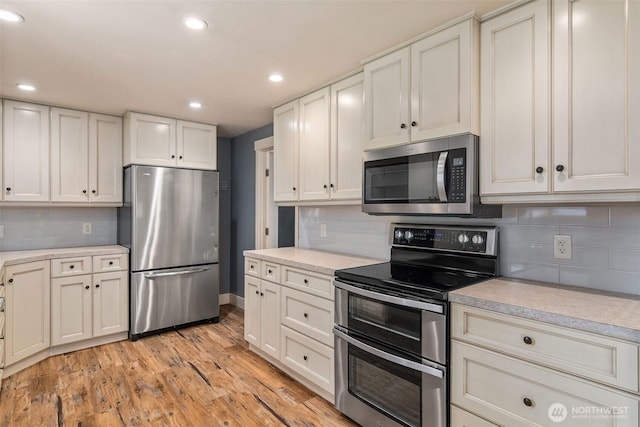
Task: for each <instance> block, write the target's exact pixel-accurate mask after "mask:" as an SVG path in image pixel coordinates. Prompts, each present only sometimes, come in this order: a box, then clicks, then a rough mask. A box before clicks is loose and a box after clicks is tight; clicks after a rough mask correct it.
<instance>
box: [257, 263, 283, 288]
mask: <svg viewBox="0 0 640 427" xmlns="http://www.w3.org/2000/svg"><path fill="white" fill-rule="evenodd" d="M260 264H261V265H262V278H263V279H264V280H268V281H270V282H275V283H280V265H279V264H275V263H273V262H269V261H262V262H261V263H260Z"/></svg>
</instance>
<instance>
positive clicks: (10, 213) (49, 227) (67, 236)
mask: <svg viewBox="0 0 640 427" xmlns="http://www.w3.org/2000/svg"><path fill="white" fill-rule="evenodd" d="M87 222H88V223H91V234H82V224H83V223H87ZM0 225H2V226H3V227H4V238H2V239H0V251H19V250H26V249H45V248H66V247H73V246H97V245H114V244H116V242H117V228H118V222H117V208H89V207H86V208H85V207H83V208H63V207H51V208H50V207H41V208H36V207H26V208H18V207H11V208H9V207H3V208H0Z"/></svg>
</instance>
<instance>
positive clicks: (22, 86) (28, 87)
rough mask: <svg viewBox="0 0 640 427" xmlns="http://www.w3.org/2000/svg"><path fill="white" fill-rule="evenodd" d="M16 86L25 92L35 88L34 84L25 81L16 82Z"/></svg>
mask: <svg viewBox="0 0 640 427" xmlns="http://www.w3.org/2000/svg"><path fill="white" fill-rule="evenodd" d="M16 86H17V87H18V89H20V90H26V91H27V92H33V91H34V90H36V87H35V86H33V85H30V84H26V83H18V84H17V85H16Z"/></svg>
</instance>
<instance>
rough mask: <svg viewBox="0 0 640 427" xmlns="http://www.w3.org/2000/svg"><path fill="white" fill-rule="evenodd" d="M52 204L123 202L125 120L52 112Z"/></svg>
mask: <svg viewBox="0 0 640 427" xmlns="http://www.w3.org/2000/svg"><path fill="white" fill-rule="evenodd" d="M51 201H52V202H67V203H76V202H78V203H108V204H121V203H122V119H121V118H120V117H113V116H105V115H100V114H90V113H86V112H84V111H76V110H67V109H63V108H52V109H51Z"/></svg>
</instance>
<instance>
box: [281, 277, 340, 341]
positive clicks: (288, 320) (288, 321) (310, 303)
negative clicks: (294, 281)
mask: <svg viewBox="0 0 640 427" xmlns="http://www.w3.org/2000/svg"><path fill="white" fill-rule="evenodd" d="M281 313H282V319H281V321H282V324H283V325H286V326H288V327H290V328H291V329H294V330H296V331H298V332H301V333H303V334H305V335H308V336H310V337H311V338H314V339H316V340H318V341H320V342H321V343H323V344H325V345H328V346H329V347H331V348H333V334H332V332H331V331H332V330H333V302H331V301H329V300H326V299H324V298H319V297H317V296H315V295H310V294H307V293H304V292H300V291H297V290H295V289H290V288H287V287H283V288H282V312H281Z"/></svg>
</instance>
